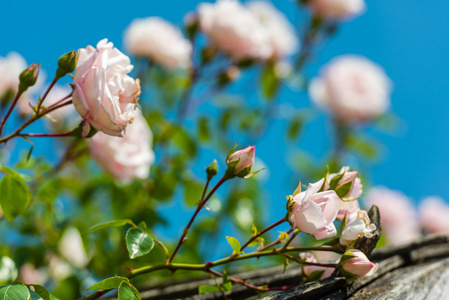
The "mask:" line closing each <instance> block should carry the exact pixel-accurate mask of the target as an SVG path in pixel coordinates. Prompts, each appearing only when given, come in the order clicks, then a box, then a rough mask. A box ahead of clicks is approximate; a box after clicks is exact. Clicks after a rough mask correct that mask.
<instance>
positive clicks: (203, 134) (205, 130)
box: [198, 117, 211, 142]
mask: <svg viewBox="0 0 449 300" xmlns="http://www.w3.org/2000/svg"><path fill="white" fill-rule="evenodd" d="M209 128H210V125H209V119H207V118H206V117H201V118H200V119H199V121H198V137H199V139H200V141H203V142H207V141H209V140H210V137H211V133H210V129H209Z"/></svg>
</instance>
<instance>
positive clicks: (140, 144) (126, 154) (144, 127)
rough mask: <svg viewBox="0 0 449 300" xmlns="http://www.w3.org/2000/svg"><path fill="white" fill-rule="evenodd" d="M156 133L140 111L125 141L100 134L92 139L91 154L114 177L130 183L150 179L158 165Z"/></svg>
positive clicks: (90, 140)
mask: <svg viewBox="0 0 449 300" xmlns="http://www.w3.org/2000/svg"><path fill="white" fill-rule="evenodd" d="M152 139H153V134H152V132H151V129H150V127H149V126H148V124H147V122H146V120H145V118H144V117H143V116H142V114H141V113H140V112H137V114H136V118H135V120H134V122H133V123H132V124H130V125H129V126H128V127H127V129H126V134H125V136H124V137H123V138H120V137H115V136H109V135H107V134H104V133H102V132H98V133H97V134H95V135H94V136H93V137H92V138H90V139H89V140H88V143H89V149H90V153H91V154H92V157H93V158H94V159H95V160H96V161H97V162H98V164H99V165H100V166H101V167H102V168H103V169H104V170H105V171H106V172H108V173H110V174H111V175H112V176H113V177H114V178H116V179H118V180H119V181H121V182H123V183H128V182H130V181H131V180H132V179H134V178H140V179H144V178H147V177H148V175H149V172H150V165H151V164H152V163H153V162H154V152H153V150H152V148H151V145H152Z"/></svg>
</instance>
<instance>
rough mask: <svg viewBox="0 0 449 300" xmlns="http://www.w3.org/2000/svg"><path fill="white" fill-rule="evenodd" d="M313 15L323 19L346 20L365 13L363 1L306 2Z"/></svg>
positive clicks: (323, 0)
mask: <svg viewBox="0 0 449 300" xmlns="http://www.w3.org/2000/svg"><path fill="white" fill-rule="evenodd" d="M307 5H308V6H309V7H310V8H311V9H312V11H313V13H314V14H316V15H318V16H321V17H323V18H329V19H346V18H351V17H355V16H358V15H360V14H362V13H363V12H364V11H365V1H364V0H308V2H307Z"/></svg>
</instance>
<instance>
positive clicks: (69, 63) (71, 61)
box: [56, 50, 78, 78]
mask: <svg viewBox="0 0 449 300" xmlns="http://www.w3.org/2000/svg"><path fill="white" fill-rule="evenodd" d="M77 58H78V55H77V53H76V51H75V50H72V51H70V52H68V53H66V54H64V55H62V56H61V57H60V58H59V60H58V69H57V70H56V77H57V78H62V77H64V76H65V75H67V74H69V73H72V72H73V71H74V70H75V68H76V62H77V60H78V59H77Z"/></svg>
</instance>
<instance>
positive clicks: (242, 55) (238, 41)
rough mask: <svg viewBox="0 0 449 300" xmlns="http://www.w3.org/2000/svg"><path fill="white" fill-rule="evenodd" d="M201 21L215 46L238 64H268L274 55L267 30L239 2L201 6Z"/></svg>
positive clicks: (221, 0) (224, 1) (222, 1)
mask: <svg viewBox="0 0 449 300" xmlns="http://www.w3.org/2000/svg"><path fill="white" fill-rule="evenodd" d="M198 20H199V25H200V29H201V30H202V31H203V32H204V33H205V34H206V35H207V37H208V38H209V41H210V44H211V46H212V47H213V48H216V49H218V50H221V51H223V52H225V53H226V54H228V55H229V56H230V57H231V58H232V59H234V60H244V59H261V60H265V59H268V58H269V57H270V56H271V55H272V52H273V50H272V48H271V46H270V37H269V34H268V32H267V30H265V28H264V26H262V24H261V23H260V21H259V20H258V19H257V18H256V16H255V15H254V14H253V13H252V12H251V11H250V10H249V9H248V8H246V7H245V6H243V5H242V4H240V2H238V1H236V0H218V1H217V2H216V3H213V4H212V3H202V4H200V5H199V7H198Z"/></svg>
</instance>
